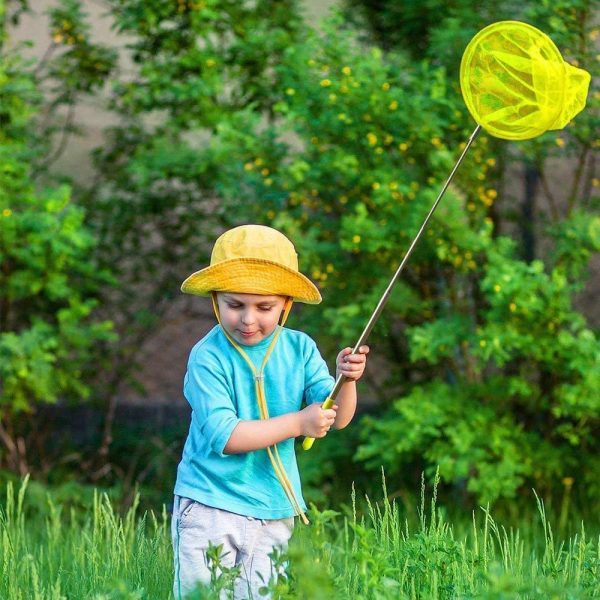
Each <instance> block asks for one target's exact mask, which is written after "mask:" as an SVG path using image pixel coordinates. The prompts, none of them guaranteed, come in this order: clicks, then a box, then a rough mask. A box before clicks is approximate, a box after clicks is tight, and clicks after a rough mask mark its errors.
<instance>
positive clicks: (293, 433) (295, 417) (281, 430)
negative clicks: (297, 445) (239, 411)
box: [223, 412, 302, 454]
mask: <svg viewBox="0 0 600 600" xmlns="http://www.w3.org/2000/svg"><path fill="white" fill-rule="evenodd" d="M301 433H302V429H301V425H300V413H298V412H293V413H288V414H286V415H281V416H279V417H272V418H270V419H264V420H262V419H261V420H258V421H240V422H239V423H238V424H237V425H236V427H235V429H234V430H233V432H232V433H231V435H230V436H229V440H228V441H227V444H226V445H225V449H224V450H223V452H224V453H225V454H241V453H243V452H252V451H253V450H259V449H261V448H267V447H269V446H272V445H273V444H277V443H279V442H282V441H283V440H288V439H290V438H296V437H298V436H299V435H301Z"/></svg>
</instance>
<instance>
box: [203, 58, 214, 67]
mask: <svg viewBox="0 0 600 600" xmlns="http://www.w3.org/2000/svg"><path fill="white" fill-rule="evenodd" d="M205 64H206V66H207V67H214V66H215V65H216V64H217V61H216V60H215V59H214V58H207V59H206V62H205Z"/></svg>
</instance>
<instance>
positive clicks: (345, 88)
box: [340, 85, 348, 94]
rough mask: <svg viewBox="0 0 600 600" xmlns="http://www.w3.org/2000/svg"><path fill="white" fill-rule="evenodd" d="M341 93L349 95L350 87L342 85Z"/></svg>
mask: <svg viewBox="0 0 600 600" xmlns="http://www.w3.org/2000/svg"><path fill="white" fill-rule="evenodd" d="M340 92H341V93H342V94H347V93H348V86H346V85H342V86H341V87H340Z"/></svg>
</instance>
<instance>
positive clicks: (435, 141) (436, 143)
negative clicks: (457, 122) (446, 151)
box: [431, 137, 442, 148]
mask: <svg viewBox="0 0 600 600" xmlns="http://www.w3.org/2000/svg"><path fill="white" fill-rule="evenodd" d="M431 144H432V145H433V146H435V147H436V148H439V147H440V146H441V145H442V140H440V138H439V137H432V138H431Z"/></svg>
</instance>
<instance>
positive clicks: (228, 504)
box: [174, 486, 306, 520]
mask: <svg viewBox="0 0 600 600" xmlns="http://www.w3.org/2000/svg"><path fill="white" fill-rule="evenodd" d="M174 493H175V494H176V495H177V496H183V497H184V498H189V499H190V500H195V501H196V502H201V503H202V504H206V506H210V507H212V508H218V509H220V510H225V511H227V512H231V513H235V514H237V515H242V516H244V517H253V518H255V519H268V520H273V519H288V518H290V517H296V516H298V515H296V513H295V512H294V510H293V509H292V507H291V506H290V508H281V509H278V510H272V509H265V510H263V509H260V508H259V507H256V506H248V505H247V504H241V503H238V502H232V501H231V500H225V499H223V498H215V497H214V496H211V495H210V494H206V495H205V494H202V493H199V492H198V490H195V489H193V488H189V487H185V486H177V487H175V490H174ZM300 507H301V508H302V511H303V512H305V511H306V505H305V504H304V502H300Z"/></svg>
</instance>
